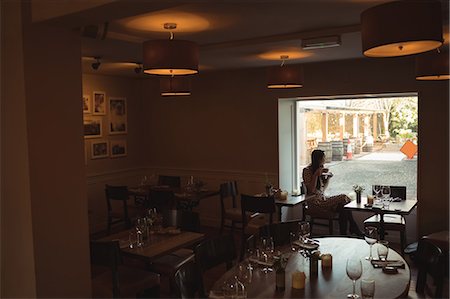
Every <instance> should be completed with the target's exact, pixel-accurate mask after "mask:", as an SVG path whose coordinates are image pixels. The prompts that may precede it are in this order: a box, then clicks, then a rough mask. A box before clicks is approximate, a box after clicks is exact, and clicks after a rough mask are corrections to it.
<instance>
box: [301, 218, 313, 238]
mask: <svg viewBox="0 0 450 299" xmlns="http://www.w3.org/2000/svg"><path fill="white" fill-rule="evenodd" d="M310 234H311V227H310V225H309V222H300V235H301V239H302V242H303V243H307V240H308V238H309V236H310Z"/></svg>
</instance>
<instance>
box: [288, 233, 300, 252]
mask: <svg viewBox="0 0 450 299" xmlns="http://www.w3.org/2000/svg"><path fill="white" fill-rule="evenodd" d="M289 238H290V241H291V250H292V251H297V246H298V245H297V244H295V242H296V241H298V239H299V236H298V233H297V232H290V233H289Z"/></svg>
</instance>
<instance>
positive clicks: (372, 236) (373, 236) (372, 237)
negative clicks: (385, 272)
mask: <svg viewBox="0 0 450 299" xmlns="http://www.w3.org/2000/svg"><path fill="white" fill-rule="evenodd" d="M377 239H378V231H377V228H376V227H374V226H366V227H365V228H364V240H366V242H367V244H369V247H370V249H369V256H366V260H368V261H371V260H372V259H373V258H372V246H373V244H375V243H376V242H377Z"/></svg>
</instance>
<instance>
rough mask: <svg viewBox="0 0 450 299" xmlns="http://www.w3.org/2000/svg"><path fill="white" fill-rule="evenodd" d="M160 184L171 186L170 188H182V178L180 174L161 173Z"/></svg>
mask: <svg viewBox="0 0 450 299" xmlns="http://www.w3.org/2000/svg"><path fill="white" fill-rule="evenodd" d="M158 185H159V186H169V187H170V188H180V187H181V178H180V177H179V176H170V175H160V176H158Z"/></svg>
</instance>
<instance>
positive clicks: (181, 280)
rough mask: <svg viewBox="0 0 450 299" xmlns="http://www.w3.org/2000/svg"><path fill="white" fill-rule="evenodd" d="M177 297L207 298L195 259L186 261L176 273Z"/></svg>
mask: <svg viewBox="0 0 450 299" xmlns="http://www.w3.org/2000/svg"><path fill="white" fill-rule="evenodd" d="M174 281H175V288H174V290H175V297H176V298H182V299H188V298H207V297H208V296H206V294H205V291H204V289H203V283H202V277H201V274H200V271H199V269H198V267H197V265H196V264H195V262H194V261H189V262H188V263H185V264H184V265H183V266H181V267H180V269H178V270H177V272H176V273H175V275H174Z"/></svg>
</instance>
